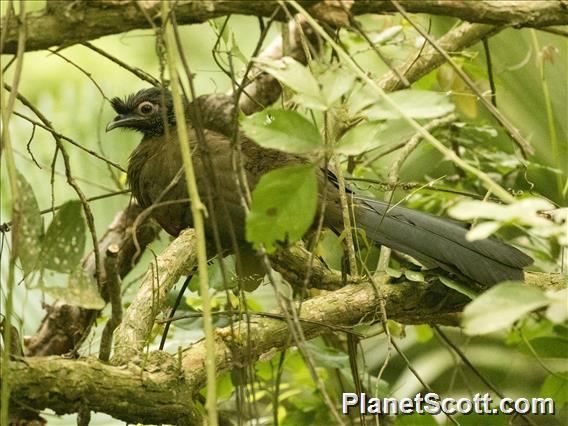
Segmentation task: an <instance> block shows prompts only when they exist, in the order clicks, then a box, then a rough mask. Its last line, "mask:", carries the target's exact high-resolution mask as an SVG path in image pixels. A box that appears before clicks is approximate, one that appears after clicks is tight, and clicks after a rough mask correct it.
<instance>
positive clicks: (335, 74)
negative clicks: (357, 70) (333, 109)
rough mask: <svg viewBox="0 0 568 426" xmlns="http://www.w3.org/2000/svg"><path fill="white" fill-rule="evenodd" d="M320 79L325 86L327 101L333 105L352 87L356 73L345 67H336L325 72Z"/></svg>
mask: <svg viewBox="0 0 568 426" xmlns="http://www.w3.org/2000/svg"><path fill="white" fill-rule="evenodd" d="M319 81H320V82H321V84H322V86H323V94H324V97H325V99H326V103H327V105H328V106H331V105H332V104H333V103H334V102H335V101H337V100H338V99H339V98H340V97H341V96H343V95H345V94H346V93H347V92H348V91H349V90H350V89H351V88H352V86H353V82H354V81H355V75H354V74H353V73H351V72H348V71H346V70H345V69H343V68H336V69H332V70H328V71H326V72H325V73H323V74H322V75H321V76H320V78H319Z"/></svg>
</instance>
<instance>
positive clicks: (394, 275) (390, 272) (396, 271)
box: [385, 266, 402, 278]
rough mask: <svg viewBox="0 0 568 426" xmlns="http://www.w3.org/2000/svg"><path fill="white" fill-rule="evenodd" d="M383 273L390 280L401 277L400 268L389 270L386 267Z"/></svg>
mask: <svg viewBox="0 0 568 426" xmlns="http://www.w3.org/2000/svg"><path fill="white" fill-rule="evenodd" d="M385 272H386V273H387V275H388V276H389V277H392V278H400V277H402V271H401V270H400V268H398V269H397V268H391V267H390V266H388V267H387V268H386V269H385Z"/></svg>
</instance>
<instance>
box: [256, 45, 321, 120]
mask: <svg viewBox="0 0 568 426" xmlns="http://www.w3.org/2000/svg"><path fill="white" fill-rule="evenodd" d="M255 63H256V65H257V66H258V67H259V68H260V69H261V70H263V71H264V72H267V73H268V74H270V75H272V76H273V77H274V78H276V79H277V80H278V81H279V82H280V83H282V84H284V85H286V86H288V87H289V88H290V89H292V90H293V91H294V92H296V93H297V94H298V95H300V98H301V99H302V101H305V102H307V103H308V104H309V105H306V106H308V107H311V108H317V109H322V110H323V109H326V108H327V105H326V102H325V100H324V98H323V95H322V92H321V90H320V87H319V84H318V82H317V81H316V79H315V77H314V76H313V75H312V73H311V71H310V70H309V68H308V67H306V66H304V65H302V64H301V63H299V62H298V61H296V60H294V59H292V58H290V57H287V56H286V57H283V58H281V59H256V60H255Z"/></svg>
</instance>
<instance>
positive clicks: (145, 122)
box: [106, 87, 176, 136]
mask: <svg viewBox="0 0 568 426" xmlns="http://www.w3.org/2000/svg"><path fill="white" fill-rule="evenodd" d="M110 103H111V105H112V107H113V109H114V110H115V111H116V113H117V116H116V117H114V119H113V120H112V121H111V122H110V123H108V125H107V127H106V131H107V132H109V131H111V130H112V129H116V128H118V127H122V128H125V129H131V130H136V131H139V132H142V133H144V135H145V136H156V135H158V136H159V135H162V134H163V133H164V127H165V126H164V119H166V120H167V122H168V126H170V127H173V126H175V124H176V122H175V116H174V108H173V102H172V95H171V93H170V92H169V90H167V89H162V88H159V87H152V88H149V89H143V90H140V91H139V92H137V93H134V94H132V95H130V96H128V97H126V98H124V99H120V98H113V99H112V100H111V101H110Z"/></svg>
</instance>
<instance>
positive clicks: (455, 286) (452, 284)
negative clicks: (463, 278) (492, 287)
mask: <svg viewBox="0 0 568 426" xmlns="http://www.w3.org/2000/svg"><path fill="white" fill-rule="evenodd" d="M438 279H439V280H440V282H441V283H442V284H444V285H445V286H446V287H448V288H451V289H452V290H455V291H457V292H458V293H461V294H463V295H464V296H467V297H469V298H470V299H472V300H473V299H475V298H476V297H477V293H476V292H475V291H473V290H472V289H471V288H469V287H467V286H465V285H463V284H460V283H458V282H456V281H454V280H452V279H450V278H448V277H444V276H439V277H438Z"/></svg>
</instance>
